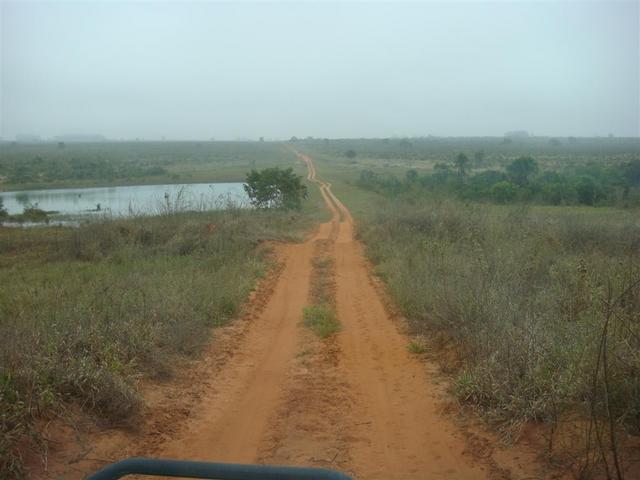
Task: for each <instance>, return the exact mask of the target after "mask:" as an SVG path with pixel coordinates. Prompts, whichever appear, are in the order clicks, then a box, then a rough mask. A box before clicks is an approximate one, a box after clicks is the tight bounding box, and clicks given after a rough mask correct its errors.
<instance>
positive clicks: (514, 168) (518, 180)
mask: <svg viewBox="0 0 640 480" xmlns="http://www.w3.org/2000/svg"><path fill="white" fill-rule="evenodd" d="M537 172H538V163H537V162H536V161H535V160H534V159H533V158H531V157H520V158H517V159H515V160H514V161H513V162H511V164H509V165H507V173H508V174H509V178H511V181H512V182H513V183H515V184H517V185H520V186H523V185H526V184H527V183H529V180H530V179H531V177H532V176H533V175H535V174H536V173H537Z"/></svg>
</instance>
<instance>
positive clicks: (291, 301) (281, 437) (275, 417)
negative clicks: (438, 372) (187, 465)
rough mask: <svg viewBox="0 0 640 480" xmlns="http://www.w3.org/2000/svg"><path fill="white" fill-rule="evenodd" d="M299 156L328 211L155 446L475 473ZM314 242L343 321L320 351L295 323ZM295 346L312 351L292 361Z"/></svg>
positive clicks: (326, 191)
mask: <svg viewBox="0 0 640 480" xmlns="http://www.w3.org/2000/svg"><path fill="white" fill-rule="evenodd" d="M300 158H301V159H302V160H303V161H305V162H306V164H307V166H308V179H309V180H311V181H313V182H316V183H317V184H318V186H319V188H320V191H321V193H322V196H323V198H324V200H325V203H326V205H327V207H328V208H329V209H330V210H331V212H332V219H331V221H330V222H328V223H327V224H323V225H322V226H321V227H320V228H319V230H318V232H317V234H316V235H315V236H314V237H313V238H311V239H309V240H307V241H306V242H305V243H303V244H301V245H290V246H287V247H285V250H284V251H283V252H282V253H283V259H284V261H285V267H284V270H283V272H282V274H281V275H280V276H279V277H278V279H277V284H276V285H275V288H274V291H273V293H272V295H271V297H270V299H269V300H268V302H267V305H266V308H265V309H264V310H263V312H262V314H261V315H260V316H259V318H257V319H255V321H254V322H253V325H252V327H251V329H250V331H249V332H248V333H247V334H246V336H245V337H244V341H243V342H242V344H241V345H240V346H239V348H238V350H237V353H236V354H235V355H234V357H233V358H231V360H230V361H229V362H228V364H227V365H226V366H225V368H224V369H223V370H222V371H221V372H220V374H219V376H218V378H217V379H216V381H215V384H216V387H215V389H212V390H211V391H210V392H209V393H208V394H207V395H205V397H204V398H202V401H201V404H200V406H199V407H198V408H196V411H195V412H194V413H193V415H192V416H191V417H190V418H189V420H188V422H187V423H186V425H185V427H184V428H183V429H182V430H181V431H180V432H179V434H178V435H177V436H176V437H175V438H173V439H172V440H170V441H168V442H166V443H165V444H164V445H163V446H162V447H161V448H159V449H158V450H157V452H156V454H159V455H161V456H164V457H178V458H191V459H202V460H207V459H209V460H218V461H233V462H256V461H260V462H268V463H288V464H306V465H320V466H333V467H337V468H342V469H344V470H346V471H347V472H348V473H351V474H353V475H354V476H357V477H358V478H363V479H378V478H379V479H383V478H384V479H390V478H396V479H406V478H415V479H426V478H459V479H470V478H484V477H485V476H486V475H485V473H484V471H483V469H484V467H483V466H481V465H474V464H473V462H472V461H471V459H470V458H467V456H466V455H465V454H464V451H465V442H464V439H462V438H461V437H456V435H454V433H452V431H453V430H454V428H453V426H452V425H450V424H449V423H448V422H447V421H446V420H444V419H443V418H442V417H441V415H440V414H439V413H437V412H436V411H435V406H434V395H435V394H434V392H433V388H432V386H431V385H430V384H429V383H428V382H427V381H426V379H425V371H424V366H423V365H422V364H421V363H420V362H419V361H418V360H417V359H415V358H412V357H411V355H410V354H409V353H408V352H407V350H406V343H407V340H406V338H404V337H403V336H402V335H401V334H400V333H398V331H397V329H396V327H395V325H394V324H393V322H392V321H391V320H390V319H389V318H388V316H387V313H386V311H385V308H384V305H383V303H382V300H381V299H380V296H379V295H378V292H377V291H376V289H375V287H374V286H373V284H372V283H371V280H370V277H369V272H368V270H367V264H366V260H365V258H364V256H363V252H362V247H361V245H360V244H359V242H357V241H355V240H354V238H353V221H352V218H351V215H350V213H349V210H348V209H347V208H346V207H345V206H344V205H343V204H342V203H341V202H340V200H339V199H337V198H336V196H335V195H334V194H333V192H332V191H331V185H330V184H328V183H325V182H322V181H320V180H317V179H316V172H315V168H314V165H313V163H312V161H311V159H310V158H309V157H307V156H304V155H300ZM327 241H329V242H330V243H329V245H328V246H327V244H326V242H327ZM320 242H324V245H325V247H326V248H328V251H327V252H326V253H327V254H328V255H330V256H332V257H333V259H334V262H335V295H336V307H337V313H338V318H339V320H340V322H341V324H342V331H341V332H340V333H339V335H338V336H337V338H336V339H333V340H331V341H330V342H329V343H330V344H331V346H330V347H329V348H328V349H327V347H326V346H322V345H319V344H318V343H319V342H314V341H313V339H310V338H308V337H309V336H308V334H306V332H305V331H304V327H303V326H302V325H301V324H300V319H301V314H302V310H303V308H304V306H305V305H306V304H307V298H308V291H309V284H310V275H311V264H312V259H313V257H314V253H315V251H316V249H317V246H316V244H318V243H320ZM305 345H307V346H308V347H309V348H314V349H315V350H314V352H315V353H316V355H315V356H314V358H313V359H312V360H311V361H306V362H304V363H301V362H300V361H298V357H297V354H298V353H299V352H300V351H302V350H303V348H304V346H305ZM324 362H326V363H327V364H328V365H323V363H324ZM301 372H302V373H301ZM314 382H315V383H314ZM327 392H332V393H330V394H329V395H327V394H326V393H327ZM328 418H329V421H327V419H328Z"/></svg>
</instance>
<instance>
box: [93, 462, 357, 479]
mask: <svg viewBox="0 0 640 480" xmlns="http://www.w3.org/2000/svg"><path fill="white" fill-rule="evenodd" d="M134 474H137V475H154V476H164V477H182V478H201V479H211V480H352V479H351V478H350V477H347V476H346V475H344V474H343V473H339V472H336V471H333V470H326V469H323V468H300V467H272V466H268V465H239V464H234V463H209V462H191V461H186V460H160V459H155V458H129V459H127V460H122V461H121V462H117V463H112V464H111V465H107V466H106V467H105V468H103V469H102V470H100V471H99V472H97V473H94V474H93V475H92V476H90V477H89V478H88V479H87V480H116V479H118V478H122V477H124V476H126V475H134Z"/></svg>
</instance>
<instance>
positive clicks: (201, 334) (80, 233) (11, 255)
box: [0, 210, 309, 475]
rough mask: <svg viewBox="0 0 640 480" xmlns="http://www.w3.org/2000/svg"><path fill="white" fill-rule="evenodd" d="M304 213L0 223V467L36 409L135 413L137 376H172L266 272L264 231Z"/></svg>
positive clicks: (107, 416)
mask: <svg viewBox="0 0 640 480" xmlns="http://www.w3.org/2000/svg"><path fill="white" fill-rule="evenodd" d="M308 227H309V223H308V216H307V215H305V214H304V213H290V212H289V213H284V212H265V211H242V210H229V211H224V212H192V213H175V214H171V215H166V216H160V217H141V218H137V219H131V220H117V221H110V222H102V223H93V224H89V225H86V226H82V227H80V228H77V229H75V228H37V229H8V228H5V229H2V228H0V272H1V275H0V278H1V279H2V280H1V281H0V336H1V337H2V339H3V347H2V349H0V410H2V412H3V415H2V416H1V417H0V418H1V423H0V459H1V461H2V462H1V463H0V472H2V475H9V473H10V472H13V473H15V472H17V471H19V469H20V463H19V459H17V458H16V457H15V456H13V454H12V452H13V448H14V446H15V442H16V441H18V440H19V439H20V438H21V437H22V436H23V435H24V434H33V435H35V436H36V437H35V438H36V439H37V432H35V431H31V430H30V429H31V427H32V426H33V424H34V421H35V420H36V419H37V418H42V417H43V416H44V417H46V416H47V415H49V414H52V413H56V412H57V413H59V412H60V411H61V407H62V406H63V405H65V404H69V403H74V404H77V405H81V406H82V408H83V409H84V410H85V411H87V412H89V413H91V414H93V415H96V416H98V417H100V418H102V419H104V420H105V421H107V422H111V423H113V424H116V425H122V424H126V423H128V422H135V419H136V418H137V415H136V413H138V412H139V410H140V408H141V405H142V399H141V398H140V397H139V395H138V393H137V387H136V385H137V382H138V381H139V379H140V378H141V376H142V377H153V378H155V377H163V376H167V375H171V373H172V367H171V365H172V364H174V358H175V357H176V356H184V355H188V356H191V355H195V354H197V353H198V352H199V351H200V349H201V348H202V346H203V345H204V344H205V343H206V342H207V341H208V338H209V336H210V332H211V328H212V327H216V326H219V325H223V324H225V322H227V321H228V320H229V319H230V318H232V317H234V316H235V315H237V313H238V311H239V309H240V307H241V304H242V302H243V301H244V300H245V298H246V297H247V295H248V294H249V292H250V291H251V290H252V289H253V287H254V285H255V282H256V280H257V279H258V278H260V277H261V276H263V275H264V274H265V273H266V271H267V270H268V269H269V264H270V261H271V260H270V259H269V255H268V253H269V248H268V247H264V246H261V245H262V242H263V241H265V240H273V239H285V238H292V236H293V237H294V238H299V235H300V234H301V231H302V230H303V229H305V228H308Z"/></svg>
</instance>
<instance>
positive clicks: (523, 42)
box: [0, 1, 640, 140]
mask: <svg viewBox="0 0 640 480" xmlns="http://www.w3.org/2000/svg"><path fill="white" fill-rule="evenodd" d="M639 13H640V11H639V6H638V3H637V2H587V3H581V2H563V3H541V2H511V3H506V2H503V3H498V2H496V3H490V2H473V3H435V2H429V3H399V2H393V3H373V4H369V3H349V4H344V3H340V4H337V3H302V4H293V3H263V2H260V3H233V4H230V3H150V2H146V3H109V2H102V3H85V4H80V3H62V2H52V3H28V2H6V1H3V2H2V3H1V4H0V29H1V32H0V35H1V57H2V58H1V62H0V136H1V137H2V138H3V139H5V140H12V139H13V138H15V136H16V135H22V134H34V135H40V136H42V137H46V138H51V137H54V136H58V135H68V134H101V135H104V136H105V137H107V138H109V139H135V138H140V139H144V140H160V139H162V138H163V137H165V138H166V139H167V140H190V139H193V140H206V139H210V138H215V139H217V140H235V139H241V138H246V139H257V138H259V137H265V138H266V139H271V138H273V139H287V138H289V137H291V136H294V135H295V136H298V137H299V138H304V137H306V136H313V137H316V138H323V137H328V138H362V137H368V138H374V137H393V136H397V137H402V136H412V137H420V136H428V135H433V136H478V137H483V136H502V135H503V134H504V133H505V132H507V131H513V130H526V131H528V132H529V133H531V134H533V135H536V136H576V137H590V136H606V135H608V134H613V135H615V136H619V137H635V136H639V135H640V46H639V42H640V40H639V39H640V29H639V22H640V20H639Z"/></svg>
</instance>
